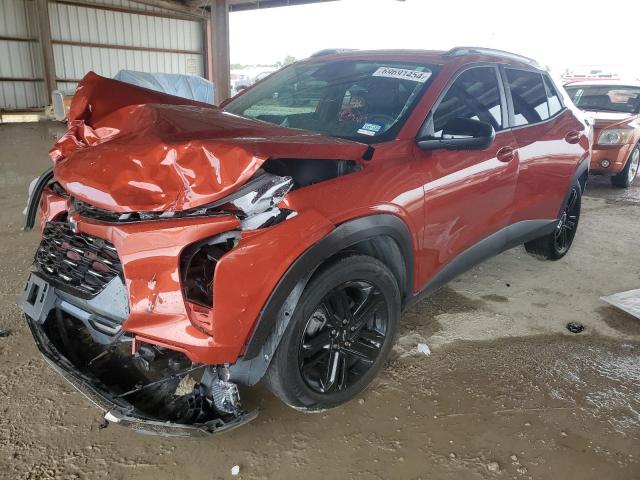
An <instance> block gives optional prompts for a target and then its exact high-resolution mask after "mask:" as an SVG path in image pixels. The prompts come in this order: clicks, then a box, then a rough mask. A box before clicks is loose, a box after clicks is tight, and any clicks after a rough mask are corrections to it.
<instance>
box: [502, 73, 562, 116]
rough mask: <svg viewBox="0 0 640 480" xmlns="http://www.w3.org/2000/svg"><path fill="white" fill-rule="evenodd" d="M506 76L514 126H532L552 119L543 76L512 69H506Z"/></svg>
mask: <svg viewBox="0 0 640 480" xmlns="http://www.w3.org/2000/svg"><path fill="white" fill-rule="evenodd" d="M506 74H507V83H508V85H509V89H510V91H511V99H512V101H513V110H514V112H513V113H514V124H513V126H514V127H519V126H522V125H530V124H533V123H538V122H542V121H544V120H547V119H548V118H550V116H551V115H550V113H549V103H548V102H547V90H546V88H545V84H544V80H543V77H542V74H540V73H538V72H530V71H527V70H515V69H511V68H507V69H506ZM556 96H557V92H556Z"/></svg>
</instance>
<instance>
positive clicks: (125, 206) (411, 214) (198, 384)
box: [21, 48, 590, 435]
mask: <svg viewBox="0 0 640 480" xmlns="http://www.w3.org/2000/svg"><path fill="white" fill-rule="evenodd" d="M564 95H565V94H564V93H562V90H561V89H560V88H558V86H557V85H556V84H555V83H554V81H552V80H551V78H550V77H549V75H548V74H547V73H546V72H545V71H544V70H542V69H541V68H539V67H538V65H537V64H536V63H535V62H534V61H532V60H530V59H527V58H525V57H520V56H518V55H514V54H509V53H505V52H499V51H492V50H486V49H476V48H456V49H453V50H451V51H449V52H420V51H397V52H393V51H380V52H359V51H353V52H340V53H335V52H334V53H331V52H324V53H323V54H322V55H319V56H314V57H312V58H310V59H308V60H305V61H302V62H298V63H296V64H293V65H291V66H288V67H286V68H284V69H282V70H280V71H279V72H277V73H275V74H273V75H271V76H269V77H268V78H266V79H264V80H263V81H261V82H260V83H258V84H256V85H255V86H253V87H252V88H249V89H248V90H246V91H244V92H243V93H242V94H241V95H239V96H237V97H235V98H234V99H232V100H230V101H229V102H227V103H226V104H224V105H223V106H222V107H221V108H217V107H212V106H210V105H204V104H199V103H194V102H192V101H187V100H184V99H180V98H177V97H172V96H168V95H165V94H160V93H156V92H152V91H149V90H145V89H142V88H139V87H135V86H130V85H126V84H123V83H120V82H117V81H113V80H109V79H106V78H102V77H99V76H97V75H95V74H92V73H90V74H88V75H87V76H86V77H85V78H84V79H83V80H82V81H81V82H80V84H79V86H78V90H77V93H76V96H75V98H74V100H73V105H72V108H71V111H70V115H69V119H70V120H69V128H68V131H67V133H66V134H65V135H64V136H63V137H61V138H60V139H59V140H58V142H57V143H56V144H55V145H54V147H53V149H52V150H51V152H50V155H51V158H52V159H53V168H52V170H50V171H48V172H45V174H43V175H42V176H41V177H40V179H39V181H38V182H37V184H36V185H35V187H34V188H33V192H32V194H31V198H30V203H29V208H28V218H27V227H31V226H33V225H34V223H35V218H36V216H37V211H38V210H39V212H40V218H41V220H40V221H41V224H40V228H41V232H42V240H41V243H40V245H39V247H38V249H37V252H36V254H35V262H34V268H33V271H32V272H31V274H30V277H29V280H28V282H27V285H26V287H25V290H24V294H23V297H22V301H21V308H22V310H23V311H24V314H25V318H26V321H27V322H28V325H29V326H30V328H31V331H32V333H33V336H34V338H35V340H36V343H37V345H38V347H39V349H40V350H41V352H42V353H43V355H44V357H45V358H46V360H47V361H48V362H49V363H50V364H51V366H52V367H53V368H54V369H56V370H57V371H58V372H59V373H61V374H62V375H63V376H64V377H65V378H67V379H68V380H69V381H70V382H71V383H72V384H73V385H74V386H75V387H77V388H78V389H80V390H81V391H83V392H84V393H85V394H87V395H88V396H90V397H91V398H92V399H93V400H94V401H95V403H96V404H98V405H99V406H100V407H102V408H103V409H104V410H105V412H106V414H105V418H106V420H108V421H112V422H118V423H121V424H126V425H129V426H131V427H132V428H134V429H137V430H140V431H145V432H153V433H160V434H165V435H190V434H197V435H206V434H209V433H215V432H222V431H225V430H228V429H230V428H233V427H236V426H238V425H241V424H243V423H244V422H247V421H249V420H251V419H252V418H253V417H254V416H255V414H256V413H255V411H253V412H252V411H247V410H245V409H243V408H242V406H241V404H240V398H239V393H238V385H249V386H250V385H255V384H256V383H258V382H259V381H263V382H264V383H266V385H267V386H268V387H269V388H270V389H271V391H272V392H273V393H274V394H275V395H277V396H278V397H279V398H280V399H282V401H284V402H285V403H287V404H289V405H291V406H292V407H294V408H297V409H301V410H304V411H317V410H321V409H326V408H330V407H334V406H336V405H339V404H342V403H344V402H346V401H348V400H350V399H352V398H353V397H354V396H356V395H358V394H359V393H360V392H361V391H362V390H363V389H364V388H365V387H366V386H367V385H368V384H369V383H370V382H371V381H372V379H373V378H374V376H375V375H376V374H377V373H378V372H379V371H380V369H381V368H382V366H383V364H384V362H385V359H386V358H387V355H388V353H389V351H390V349H391V348H392V343H393V339H394V334H395V332H396V330H397V326H398V322H399V321H400V316H401V312H402V310H403V309H404V308H406V307H407V306H408V305H410V304H411V303H412V302H414V301H415V300H416V299H418V298H420V297H421V296H423V295H427V294H429V293H430V292H433V291H434V290H435V289H437V288H438V287H440V286H442V285H443V284H444V283H446V282H447V281H448V280H450V279H451V278H453V277H454V276H456V275H458V274H459V273H461V272H463V271H465V270H467V269H468V268H470V267H472V266H473V265H475V264H477V263H478V262H480V261H482V260H484V259H486V258H488V257H490V256H492V255H496V254H498V253H500V252H502V251H504V250H506V249H509V248H512V247H514V246H516V245H520V244H524V245H525V247H526V249H527V251H529V252H531V253H533V254H535V255H537V256H540V257H543V258H547V259H552V260H556V259H559V258H561V257H563V256H564V255H565V254H566V253H567V251H568V250H569V248H570V247H571V244H572V241H573V239H574V236H575V234H576V229H577V226H578V220H579V216H580V199H581V194H582V191H583V189H584V186H585V183H586V179H587V175H588V165H589V155H590V148H589V145H590V139H589V130H588V127H587V126H586V125H585V123H583V121H582V120H581V115H580V113H579V111H578V110H576V109H575V107H573V104H572V103H571V102H570V101H569V100H568V98H567V97H565V96H564Z"/></svg>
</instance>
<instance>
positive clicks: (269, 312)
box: [231, 214, 414, 385]
mask: <svg viewBox="0 0 640 480" xmlns="http://www.w3.org/2000/svg"><path fill="white" fill-rule="evenodd" d="M379 237H389V238H391V239H392V240H393V241H394V242H395V243H396V244H397V247H398V249H399V252H400V254H401V256H402V260H403V261H404V272H402V273H403V277H404V280H403V282H404V283H405V284H404V285H401V291H402V294H403V299H405V300H408V299H409V298H410V297H411V295H412V286H413V271H414V255H413V243H412V241H411V235H410V233H409V228H408V227H407V225H406V224H405V222H404V221H403V220H401V219H400V218H399V217H397V216H395V215H392V214H374V215H369V216H366V217H359V218H356V219H354V220H350V221H347V222H345V223H342V224H340V225H338V226H337V227H336V228H335V229H334V230H332V231H331V232H330V233H329V234H328V235H326V236H325V237H324V238H322V239H321V240H320V241H319V242H317V243H316V244H314V245H313V246H311V247H310V248H309V249H307V250H306V251H305V252H304V253H303V254H302V255H300V257H298V258H297V259H296V260H295V262H293V264H292V265H291V266H290V267H289V269H288V270H287V272H286V273H285V274H284V275H283V276H282V278H281V279H280V281H279V282H278V284H277V285H276V287H275V289H274V290H273V292H272V293H271V295H270V296H269V299H268V300H267V302H266V304H265V306H264V308H263V309H262V311H261V312H260V315H259V316H258V319H257V321H256V326H255V328H254V330H253V333H252V335H251V337H250V339H249V341H248V342H247V345H246V348H245V351H244V355H243V356H242V357H241V358H240V359H239V360H238V362H236V363H235V364H234V365H232V366H231V374H232V378H233V379H234V380H235V381H238V382H240V383H244V384H247V385H253V384H255V383H257V381H258V380H259V379H260V378H262V376H263V375H264V373H265V372H266V369H267V367H268V366H269V363H270V361H271V358H272V356H273V354H274V353H275V351H276V348H277V346H278V344H279V342H280V339H281V338H282V335H283V334H284V332H285V330H286V328H287V326H288V324H289V319H290V318H291V317H292V315H293V311H294V310H295V306H296V305H297V302H298V300H299V299H300V296H301V295H302V291H303V290H304V288H305V286H306V285H307V283H308V282H309V280H310V279H311V277H312V276H313V274H314V273H315V272H316V271H317V269H318V268H319V267H320V266H321V265H322V264H323V263H324V262H325V261H327V260H328V259H329V258H331V257H333V256H335V255H336V254H338V253H339V252H341V251H343V250H345V249H348V248H349V247H352V246H354V245H356V244H358V243H360V242H363V241H366V240H370V239H375V238H379Z"/></svg>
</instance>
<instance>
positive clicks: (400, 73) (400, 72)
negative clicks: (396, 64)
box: [373, 67, 431, 83]
mask: <svg viewBox="0 0 640 480" xmlns="http://www.w3.org/2000/svg"><path fill="white" fill-rule="evenodd" d="M373 76H374V77H387V78H397V79H400V80H411V81H412V82H418V83H425V82H426V81H427V80H429V78H430V77H431V72H429V71H426V72H419V71H418V70H408V69H406V68H391V67H380V68H378V69H377V70H376V71H375V72H373Z"/></svg>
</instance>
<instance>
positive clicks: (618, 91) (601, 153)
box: [565, 80, 640, 188]
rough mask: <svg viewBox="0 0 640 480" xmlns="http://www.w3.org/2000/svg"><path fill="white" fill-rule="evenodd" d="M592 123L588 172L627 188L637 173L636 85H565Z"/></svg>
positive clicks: (639, 88) (639, 106) (639, 91)
mask: <svg viewBox="0 0 640 480" xmlns="http://www.w3.org/2000/svg"><path fill="white" fill-rule="evenodd" d="M565 89H566V90H567V92H568V93H569V96H570V97H571V99H572V100H573V103H575V104H576V106H577V107H578V108H580V109H581V110H583V111H585V112H586V113H587V115H588V116H589V117H591V119H592V120H593V123H594V135H593V139H594V144H593V155H592V157H591V172H593V173H599V174H605V175H610V176H611V183H612V184H613V185H614V186H616V187H622V188H627V187H629V186H630V185H631V184H632V183H633V181H634V180H635V179H636V177H637V176H638V169H640V83H633V82H621V81H615V82H614V81H597V80H596V81H586V82H573V83H569V84H567V85H565Z"/></svg>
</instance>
